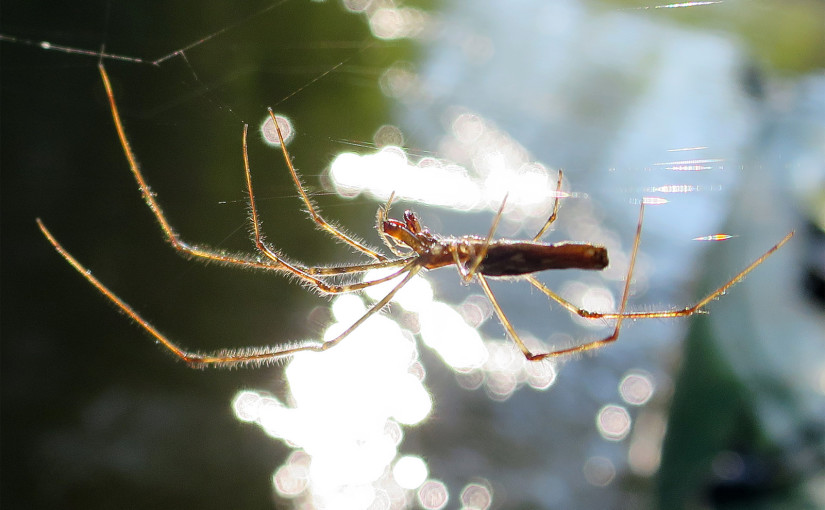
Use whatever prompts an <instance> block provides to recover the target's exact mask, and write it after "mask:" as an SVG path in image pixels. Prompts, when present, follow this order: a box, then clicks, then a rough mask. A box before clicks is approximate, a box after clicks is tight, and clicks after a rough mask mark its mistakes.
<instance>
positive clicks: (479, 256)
mask: <svg viewBox="0 0 825 510" xmlns="http://www.w3.org/2000/svg"><path fill="white" fill-rule="evenodd" d="M505 205H507V195H504V199H503V200H502V201H501V206H500V207H499V208H498V212H497V213H496V216H495V218H493V224H492V225H491V226H490V232H488V233H487V238H486V239H484V244H483V245H482V246H481V249H480V250H479V251H478V253H476V254H475V256H474V257H473V259H472V262H471V264H470V266H469V267H468V268H467V269H464V267H462V265H461V263H460V261H459V256H458V251H456V249H457V248H456V247H453V250H452V253H453V259H454V260H455V266H456V268H458V273H459V274H460V275H461V278H462V279H463V280H464V282H470V280H472V279H473V276H474V275H475V274H476V270H477V269H478V266H479V265H480V264H481V261H482V260H484V257H486V256H487V249H488V248H489V247H490V243H491V242H492V240H493V235H495V233H496V229H498V224H499V222H500V221H501V215H502V214H503V213H504V206H505Z"/></svg>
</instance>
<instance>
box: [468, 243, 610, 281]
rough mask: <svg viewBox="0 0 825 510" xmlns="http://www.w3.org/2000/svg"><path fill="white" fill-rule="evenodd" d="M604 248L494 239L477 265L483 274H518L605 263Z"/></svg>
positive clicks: (594, 266) (605, 254)
mask: <svg viewBox="0 0 825 510" xmlns="http://www.w3.org/2000/svg"><path fill="white" fill-rule="evenodd" d="M607 264H608V259H607V249H606V248H604V247H602V246H593V245H591V244H583V243H568V242H562V243H555V244H546V243H538V242H530V241H496V242H494V243H492V244H490V246H489V247H488V248H487V255H486V256H485V257H484V260H482V261H481V264H479V266H478V272H479V273H481V274H483V275H486V276H493V277H495V276H518V275H523V274H529V273H536V272H539V271H545V270H547V269H590V270H602V269H604V268H605V267H607Z"/></svg>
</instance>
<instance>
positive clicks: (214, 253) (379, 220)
mask: <svg viewBox="0 0 825 510" xmlns="http://www.w3.org/2000/svg"><path fill="white" fill-rule="evenodd" d="M98 68H99V71H100V76H101V78H102V80H103V85H104V88H105V90H106V96H107V98H108V100H109V107H110V110H111V113H112V118H113V120H114V124H115V129H116V131H117V134H118V137H119V138H120V143H121V145H122V147H123V151H124V153H125V155H126V159H127V160H128V163H129V168H130V170H131V171H132V174H133V176H134V178H135V180H136V181H137V183H138V185H139V188H140V192H141V195H142V196H143V199H144V201H145V202H146V204H147V206H148V207H149V209H150V210H151V212H152V214H153V215H154V216H155V219H156V220H157V222H158V223H159V225H160V228H161V230H162V231H163V235H164V237H165V238H166V240H167V241H168V242H169V243H170V244H171V245H172V247H173V248H174V249H175V250H176V251H177V252H178V253H180V254H182V255H184V256H188V257H193V258H197V259H201V260H204V261H215V262H220V263H224V264H226V265H233V266H240V267H248V268H254V269H258V270H264V271H275V272H279V273H287V274H289V275H291V276H293V277H295V278H297V279H299V280H301V281H302V282H303V283H305V284H307V285H308V286H310V287H314V288H316V289H317V290H318V291H319V292H320V293H322V294H339V293H344V292H356V291H360V290H363V289H365V288H367V287H371V286H373V285H378V284H381V283H385V282H388V281H391V280H394V279H396V278H399V277H400V281H398V282H397V283H395V285H394V287H392V290H390V291H389V292H387V293H386V295H384V297H383V298H381V299H380V300H378V301H377V302H375V303H374V304H373V305H372V306H371V307H370V308H369V309H368V310H367V311H366V313H364V314H363V315H362V316H361V317H360V318H359V319H358V320H356V321H355V322H354V323H353V324H352V325H351V326H349V327H348V328H347V329H346V330H344V331H343V332H342V333H341V334H339V335H338V336H337V337H335V338H333V339H331V340H327V341H325V342H314V343H302V344H292V345H287V346H282V347H246V348H239V349H223V350H219V351H216V352H212V353H199V352H195V351H189V350H186V349H183V348H182V347H180V346H179V345H178V344H177V343H175V342H173V341H172V340H170V339H169V338H168V337H166V336H165V335H164V334H163V333H161V332H160V331H159V330H157V329H156V328H155V327H154V326H153V325H152V324H151V323H150V322H149V321H147V320H146V319H144V318H143V317H141V316H140V315H139V314H138V313H137V312H136V311H135V310H134V309H133V308H132V307H131V306H129V305H128V304H127V303H126V302H125V301H123V300H122V299H121V298H119V297H118V296H117V295H115V293H114V292H112V291H111V290H109V288H108V287H106V286H105V285H104V284H103V283H101V282H100V280H98V279H97V278H95V277H94V276H93V275H92V273H91V271H89V270H88V269H86V267H85V266H83V265H82V264H81V263H80V262H79V261H78V260H77V259H75V258H74V257H73V256H72V255H71V254H70V253H69V252H68V251H67V250H66V249H65V248H63V246H62V245H61V244H60V243H59V242H58V241H57V239H56V238H55V237H54V236H53V235H52V234H51V232H50V231H49V230H48V229H47V228H46V226H45V225H44V224H43V222H42V221H41V220H40V219H39V218H38V219H37V225H38V226H39V227H40V230H41V231H42V233H43V235H44V236H45V237H46V239H48V241H49V242H50V243H51V244H52V246H53V247H54V249H55V250H57V252H58V253H59V254H60V255H61V256H62V257H63V258H64V259H65V260H66V261H67V262H68V263H69V264H71V265H72V266H73V267H74V268H75V269H76V270H77V271H78V272H79V273H80V274H81V275H82V276H83V277H84V278H86V280H88V281H89V283H91V284H92V285H93V286H94V287H95V288H97V290H98V291H100V292H101V293H102V294H103V295H104V296H106V297H107V298H108V299H109V300H111V301H112V302H113V303H114V304H115V305H117V307H118V308H120V309H121V310H122V311H123V312H124V313H126V315H128V316H129V317H130V318H131V319H132V320H134V321H135V322H137V323H138V324H139V325H140V326H141V327H142V328H143V329H145V330H146V331H147V332H148V333H149V334H150V335H151V336H152V337H154V338H155V339H156V340H157V341H158V342H160V344H161V345H163V347H165V348H166V349H168V350H169V351H170V352H172V353H173V354H174V355H175V356H177V357H178V358H180V359H181V360H183V361H184V362H185V363H186V364H187V365H189V366H191V367H195V368H201V367H206V366H216V367H233V366H239V365H249V364H252V365H262V364H266V363H268V362H274V361H278V360H282V359H284V358H287V357H289V356H292V355H294V354H296V353H299V352H304V351H325V350H327V349H330V348H331V347H334V346H335V345H337V344H338V343H340V342H341V341H343V340H344V339H345V338H346V337H347V335H349V334H350V333H352V331H354V330H355V329H356V328H358V327H359V326H360V325H361V324H363V323H364V322H365V321H366V320H367V319H369V318H370V317H371V316H373V315H375V314H376V313H378V312H379V311H380V310H381V309H383V308H384V307H385V306H387V304H388V303H389V302H390V301H392V299H393V297H394V296H395V295H396V294H397V293H398V291H399V290H401V289H402V288H403V287H404V286H405V285H406V284H407V283H409V281H410V280H412V279H413V277H415V275H416V274H418V273H419V272H421V271H422V270H429V269H437V268H440V267H445V266H450V265H455V266H456V268H457V270H458V273H459V276H460V277H461V279H462V280H463V281H465V282H471V281H473V280H475V281H477V282H478V283H479V284H480V286H481V288H482V290H483V291H484V294H485V295H486V296H487V298H488V299H489V300H490V302H491V303H492V305H493V309H494V310H495V313H496V315H497V316H498V318H499V320H500V321H501V323H502V325H503V326H504V329H505V330H506V332H507V334H508V335H509V336H510V338H511V339H512V340H513V341H514V342H515V343H516V345H517V346H518V348H519V349H520V350H521V352H522V353H523V354H524V356H525V357H526V358H527V359H528V360H531V361H538V360H543V359H546V358H553V357H558V356H563V355H566V354H573V353H579V352H585V351H591V350H594V349H598V348H601V347H603V346H605V345H607V344H609V343H611V342H613V341H615V340H616V339H617V338H618V337H619V332H620V330H621V326H622V322H623V321H624V320H626V319H648V318H674V317H685V316H690V315H693V314H697V313H704V310H703V307H704V306H705V305H707V304H708V303H709V302H710V301H712V300H714V299H716V298H718V297H719V296H721V295H722V294H724V293H725V292H726V291H727V290H728V289H729V288H730V287H732V286H733V285H734V284H736V283H737V282H739V281H740V280H742V279H743V278H744V277H745V276H746V275H747V274H748V273H750V272H751V271H753V270H754V269H755V268H756V267H757V266H759V265H760V264H762V263H763V262H764V261H765V260H766V259H767V258H768V257H769V256H771V255H772V254H773V253H774V252H775V251H776V250H778V249H779V248H781V247H782V246H783V245H784V244H785V243H787V242H788V241H789V240H790V239H791V237H792V236H793V235H794V232H793V231H792V232H790V233H789V234H788V235H786V236H785V237H784V238H783V239H782V240H781V241H779V242H778V243H777V244H775V245H774V246H772V247H771V248H770V249H768V250H767V251H766V252H765V253H764V254H762V255H761V256H760V257H759V258H757V259H756V260H755V261H753V262H752V263H751V264H750V265H748V266H747V267H746V268H745V269H743V270H742V271H741V272H739V273H738V274H737V275H736V276H734V277H733V278H732V279H730V280H729V281H728V282H726V283H725V284H723V285H722V286H720V287H719V288H717V289H716V290H714V291H713V292H711V293H710V294H708V295H707V296H705V297H704V298H702V299H701V300H699V301H698V302H697V303H695V304H694V305H692V306H688V307H685V308H682V309H676V310H664V311H653V312H627V311H626V305H627V300H628V294H629V289H630V281H631V278H632V276H633V268H634V266H635V262H636V255H637V253H638V250H639V241H640V239H641V233H642V223H643V218H644V205H645V203H644V200H642V203H641V206H640V208H639V220H638V223H637V226H636V234H635V238H634V241H633V248H632V252H631V257H630V264H629V268H628V271H627V277H626V279H625V284H624V289H623V292H622V297H621V301H620V304H619V310H618V312H615V313H598V312H591V311H588V310H585V309H582V308H579V307H577V306H576V305H574V304H572V303H571V302H569V301H567V300H565V299H564V298H563V297H561V296H560V295H558V294H556V293H555V292H553V291H552V290H550V289H549V288H547V287H546V286H545V285H544V284H542V283H541V282H539V281H538V280H537V279H536V278H535V277H534V276H533V273H536V272H540V271H544V270H548V269H571V268H576V269H585V270H602V269H604V268H605V267H607V265H608V255H607V250H606V249H605V248H604V247H601V246H595V245H592V244H584V243H572V242H561V243H554V244H549V243H544V242H541V241H540V238H541V237H542V236H543V235H544V233H545V232H546V231H547V229H548V228H549V227H550V225H551V224H552V223H553V222H554V221H555V220H556V217H557V215H558V211H559V196H560V193H559V192H560V190H561V184H562V172H561V171H559V175H558V183H557V188H556V194H555V200H554V204H553V209H552V213H551V215H550V217H549V218H548V219H547V221H546V222H545V223H544V225H543V226H542V228H541V229H540V230H539V232H538V233H537V234H536V235H535V236H534V237H533V238H532V239H530V240H523V241H514V240H503V239H502V240H494V238H493V236H494V234H495V231H496V227H497V226H498V223H499V220H500V219H501V215H502V212H503V210H504V203H502V205H501V208H500V209H499V210H498V212H497V214H496V216H495V218H494V220H493V224H492V226H491V228H490V231H489V233H488V234H487V236H485V237H479V236H464V237H457V238H456V237H441V236H438V235H436V234H433V233H431V232H430V231H429V230H427V229H426V228H425V227H423V226H422V225H421V222H420V221H419V219H418V216H416V214H415V213H414V212H412V211H406V212H405V213H404V215H403V220H396V219H390V218H389V217H388V214H389V209H390V206H391V204H392V200H393V197H392V196H390V198H389V200H388V201H387V203H386V204H385V205H383V206H381V207H379V209H378V212H377V214H376V230H377V231H378V234H379V236H380V237H381V239H382V241H383V242H384V244H385V245H386V246H387V248H389V250H390V251H391V252H392V253H393V254H394V255H395V256H396V258H394V259H389V258H387V257H385V256H384V255H382V254H381V253H379V252H378V251H377V250H374V249H372V248H369V247H367V246H365V245H364V244H362V243H361V242H360V241H358V240H356V239H354V238H353V237H351V236H349V235H347V234H346V233H344V232H342V231H341V230H340V229H338V228H337V227H335V226H333V225H332V224H330V223H328V222H327V221H326V220H325V219H324V218H323V217H322V216H321V214H320V212H319V211H318V209H317V208H316V207H315V206H314V205H313V203H312V200H311V199H310V197H309V196H308V194H307V192H306V190H305V189H304V185H303V184H302V182H301V178H300V177H299V175H298V172H297V171H296V169H295V167H294V166H293V164H292V159H291V157H290V155H289V152H288V151H287V148H286V143H285V141H284V136H283V133H282V132H281V128H280V126H279V125H278V122H277V119H276V118H275V115H274V113H273V112H272V109H271V108H270V109H269V115H270V117H271V119H272V121H273V122H274V125H275V127H276V131H277V133H278V138H279V140H280V143H281V150H282V153H283V157H284V160H285V161H286V166H287V168H288V169H289V173H290V175H291V177H292V180H293V182H294V184H295V187H296V189H297V190H298V193H299V194H300V196H301V200H302V201H303V203H304V205H305V206H306V208H307V211H308V213H309V215H310V216H311V218H312V220H313V221H314V222H315V223H316V224H317V225H318V227H319V228H321V229H322V230H325V231H327V232H328V233H329V234H331V235H332V236H334V238H335V239H337V240H338V241H341V242H343V243H346V244H348V245H349V246H351V247H352V248H354V249H355V250H357V251H360V252H362V253H364V254H365V255H367V256H368V257H370V258H371V259H373V261H372V262H368V263H364V264H356V265H341V266H332V267H308V266H304V265H302V264H298V263H296V262H292V261H290V260H289V259H287V258H286V257H284V256H283V255H281V253H279V252H278V251H277V250H275V249H274V248H272V247H271V246H270V245H269V244H267V243H266V242H265V241H264V238H263V234H262V229H261V220H260V219H259V217H258V209H257V205H256V203H255V194H254V192H253V189H252V173H251V170H250V165H249V157H248V152H247V132H248V125H244V129H243V141H242V148H243V165H244V172H245V175H246V187H247V192H248V195H249V199H248V200H249V210H250V213H249V216H250V218H249V219H250V221H251V223H252V230H253V239H254V242H255V246H256V248H257V249H258V251H259V252H260V254H261V255H262V257H253V256H250V255H245V254H229V253H224V252H222V251H220V250H216V249H213V248H209V247H201V246H197V245H193V244H189V243H188V242H186V241H184V240H183V239H182V238H181V237H180V236H179V235H178V234H177V233H176V232H175V230H174V229H173V228H172V226H171V224H170V223H169V221H168V220H167V218H166V215H165V214H164V213H163V210H162V209H161V207H160V205H159V204H158V202H157V200H156V199H155V195H154V193H153V192H152V191H151V189H150V188H149V186H148V184H147V183H146V180H145V179H144V177H143V174H142V172H141V171H140V168H139V166H138V164H137V161H136V159H135V155H134V153H133V152H132V149H131V147H130V146H129V141H128V139H127V138H126V133H125V131H124V128H123V124H122V122H121V119H120V114H119V112H118V108H117V104H116V102H115V97H114V92H113V90H112V86H111V83H110V81H109V76H108V74H107V72H106V70H105V68H104V67H103V65H102V64H100V65H99V66H98ZM504 202H506V197H505V201H504ZM389 268H396V271H394V272H392V273H391V274H389V275H387V276H384V277H381V278H376V279H374V280H368V281H362V282H355V283H346V284H336V283H331V282H330V279H332V280H333V281H334V279H335V278H336V277H341V276H347V275H357V274H361V273H365V272H367V271H370V270H373V269H389ZM501 277H521V278H524V279H526V280H527V281H528V282H529V283H530V284H531V285H533V286H534V287H535V288H536V289H538V290H539V291H541V292H542V293H544V294H545V295H546V296H548V297H549V298H550V299H552V300H554V301H556V302H558V303H559V304H560V305H561V306H563V307H564V308H566V309H567V310H569V311H570V312H571V313H574V314H576V315H579V316H581V317H584V318H588V319H614V320H615V321H616V322H615V325H614V328H613V332H612V333H611V334H610V335H608V336H607V337H605V338H602V339H598V340H593V341H588V342H586V343H581V344H579V345H576V346H574V347H568V348H564V349H559V350H554V351H551V352H545V353H533V352H532V351H530V350H529V349H528V348H527V346H526V345H525V344H524V342H523V341H522V340H521V339H520V338H519V335H518V333H516V330H515V328H513V325H512V324H511V323H510V320H509V319H508V318H507V316H506V315H505V314H504V311H503V310H502V308H501V306H500V305H499V303H498V301H497V300H496V298H495V296H494V295H493V292H492V290H491V289H490V286H489V284H488V282H487V279H488V278H501Z"/></svg>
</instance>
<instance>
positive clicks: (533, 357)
mask: <svg viewBox="0 0 825 510" xmlns="http://www.w3.org/2000/svg"><path fill="white" fill-rule="evenodd" d="M644 212H645V205H644V202H642V206H641V207H640V208H639V223H638V225H637V227H636V237H635V239H634V241H633V253H632V255H631V257H630V267H629V268H628V271H627V278H626V279H625V283H624V291H623V292H622V301H621V304H620V305H619V313H618V314H615V315H616V325H615V326H614V328H613V333H612V334H610V335H609V336H607V337H605V338H602V339H601V340H595V341H592V342H588V343H585V344H582V345H578V346H575V347H570V348H567V349H561V350H557V351H551V352H546V353H540V354H533V353H532V352H530V350H529V349H528V348H527V346H526V345H524V342H523V341H522V340H521V338H519V336H518V333H516V330H515V328H513V325H512V324H511V323H510V320H509V319H508V318H507V316H506V315H505V314H504V311H503V310H502V309H501V306H500V305H499V304H498V301H497V300H496V298H495V296H494V295H493V291H492V290H491V289H490V286H489V284H488V283H487V280H486V278H485V277H484V275H482V274H478V275H477V276H478V281H479V283H480V284H481V288H482V289H483V290H484V293H485V294H486V295H487V298H488V299H489V300H490V302H491V303H492V305H493V309H494V310H495V312H496V315H497V316H498V318H499V320H500V321H501V323H502V324H503V325H504V329H506V330H507V333H508V334H509V335H510V338H512V339H513V341H514V342H516V345H517V346H518V348H519V349H520V350H521V352H522V353H523V354H524V357H525V358H527V359H528V360H529V361H541V360H543V359H545V358H554V357H557V356H563V355H565V354H572V353H576V352H584V351H589V350H593V349H598V348H600V347H604V346H605V345H607V344H609V343H611V342H614V341H615V340H616V339H617V338H619V331H620V330H621V328H622V322H623V321H624V319H625V318H626V315H625V313H624V310H625V306H626V305H627V297H628V295H629V294H630V281H631V279H632V277H633V268H634V267H635V265H636V254H637V253H638V252H639V241H640V240H641V236H642V219H643V218H644ZM531 283H532V282H531Z"/></svg>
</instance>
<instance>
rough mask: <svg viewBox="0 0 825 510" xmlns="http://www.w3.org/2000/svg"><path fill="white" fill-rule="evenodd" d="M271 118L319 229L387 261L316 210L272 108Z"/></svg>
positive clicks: (310, 213) (375, 257)
mask: <svg viewBox="0 0 825 510" xmlns="http://www.w3.org/2000/svg"><path fill="white" fill-rule="evenodd" d="M269 117H270V118H271V119H272V122H273V123H274V124H275V132H276V133H278V140H279V141H280V142H281V151H282V152H283V155H284V161H286V166H287V168H289V175H290V176H291V177H292V182H293V183H295V188H296V189H297V190H298V193H299V194H300V195H301V200H302V201H303V202H304V205H305V206H306V208H307V212H308V213H309V216H310V217H311V218H312V221H314V222H315V224H316V225H318V227H319V228H321V229H322V230H324V231H326V232H328V233H329V234H331V235H332V236H333V237H335V238H336V239H337V240H339V241H341V242H343V243H346V244H348V245H350V246H351V247H353V248H355V249H356V250H358V251H360V252H363V253H365V254H367V255H369V256H370V257H372V258H373V259H375V260H378V261H382V260H387V257H385V256H383V255H381V254H380V253H378V252H377V251H375V250H373V249H372V248H368V247H367V246H365V245H364V244H362V243H361V242H360V241H358V240H356V239H354V238H353V237H352V236H350V235H347V234H346V233H344V232H342V231H341V229H339V228H337V227H335V226H334V225H332V224H330V223H329V222H328V221H327V220H325V219H324V217H323V216H321V213H320V211H319V210H316V207H315V205H314V204H313V203H312V200H311V199H310V198H309V195H308V194H307V192H306V190H305V189H304V184H303V183H302V182H301V178H300V176H299V175H298V171H297V170H296V169H295V166H294V165H293V164H292V158H291V157H290V155H289V151H288V150H287V148H286V143H285V141H284V135H283V133H282V132H281V126H279V125H278V119H276V118H275V113H273V112H272V108H269Z"/></svg>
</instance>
